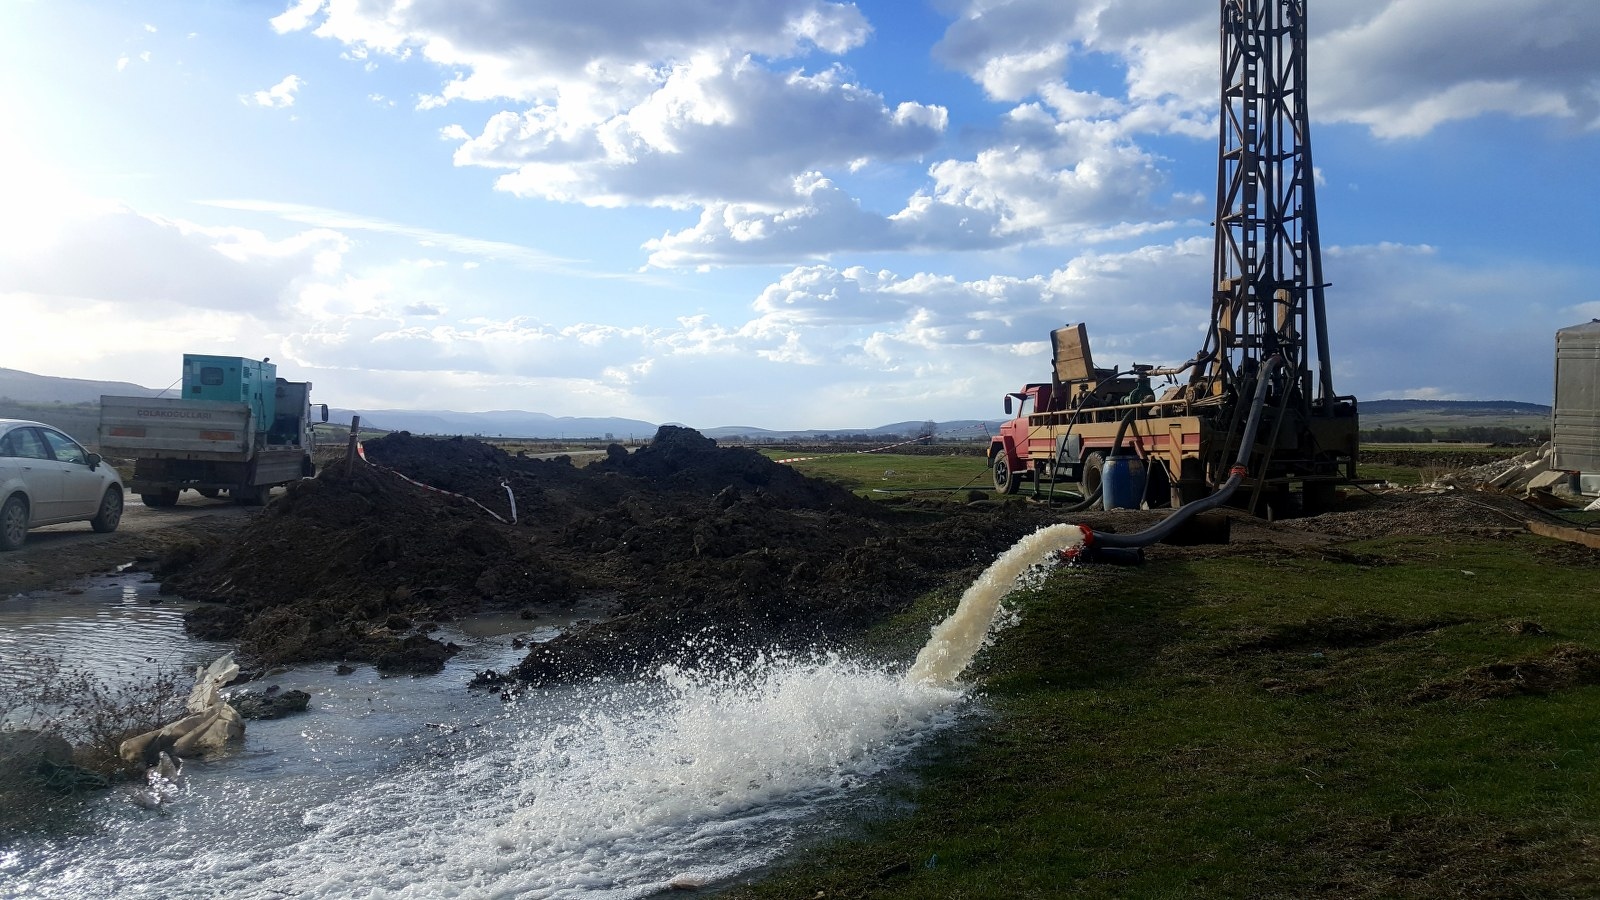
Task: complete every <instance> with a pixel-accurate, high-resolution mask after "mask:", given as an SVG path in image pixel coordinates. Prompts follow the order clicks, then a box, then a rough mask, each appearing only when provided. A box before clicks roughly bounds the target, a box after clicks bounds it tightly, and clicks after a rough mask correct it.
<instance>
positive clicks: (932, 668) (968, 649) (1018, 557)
mask: <svg viewBox="0 0 1600 900" xmlns="http://www.w3.org/2000/svg"><path fill="white" fill-rule="evenodd" d="M1082 544H1083V531H1082V530H1081V529H1079V528H1078V526H1076V525H1047V526H1045V527H1044V528H1041V529H1039V530H1038V531H1035V532H1034V533H1033V534H1030V535H1028V536H1027V537H1025V538H1023V539H1022V540H1020V541H1018V542H1017V543H1016V545H1014V546H1013V547H1012V548H1011V549H1010V550H1007V551H1006V552H1005V553H1002V554H1001V555H1000V558H999V559H996V560H995V561H994V562H993V563H991V564H990V565H989V568H987V569H985V570H984V571H983V574H982V575H979V576H978V579H977V580H976V581H974V582H973V583H972V585H971V586H970V587H968V588H967V590H966V592H965V593H963V594H962V595H961V602H960V603H958V604H957V605H956V611H955V612H954V613H951V614H950V617H949V618H947V619H945V620H944V621H943V622H940V623H939V624H938V625H937V626H935V627H934V629H933V634H932V635H931V636H930V637H929V638H928V643H927V644H925V645H924V646H923V648H922V650H921V652H919V653H918V654H917V659H916V661H915V662H914V663H912V664H911V670H910V671H909V672H907V673H906V680H907V681H909V682H912V683H914V684H930V685H948V684H952V683H954V681H955V680H956V678H957V677H958V676H960V675H961V673H962V672H964V671H966V668H967V666H968V665H970V664H971V663H972V658H973V657H974V656H976V655H977V653H978V650H979V649H981V648H982V647H983V643H984V641H986V640H988V638H989V635H990V631H991V627H992V625H993V623H994V617H995V611H996V610H997V609H998V608H999V606H1000V601H1001V600H1003V599H1005V596H1006V595H1007V594H1009V593H1011V592H1012V591H1013V590H1015V589H1016V586H1017V582H1018V580H1019V579H1021V578H1022V577H1023V576H1024V575H1026V574H1027V572H1028V570H1029V569H1030V568H1032V567H1033V566H1035V565H1037V564H1038V563H1039V562H1040V561H1041V560H1042V559H1044V558H1046V557H1048V556H1050V555H1051V554H1053V553H1056V552H1059V551H1061V550H1065V549H1067V548H1069V547H1077V546H1080V545H1082Z"/></svg>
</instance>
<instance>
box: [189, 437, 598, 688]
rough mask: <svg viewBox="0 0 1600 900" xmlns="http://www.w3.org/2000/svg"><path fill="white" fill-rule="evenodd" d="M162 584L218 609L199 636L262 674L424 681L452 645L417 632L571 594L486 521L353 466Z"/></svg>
mask: <svg viewBox="0 0 1600 900" xmlns="http://www.w3.org/2000/svg"><path fill="white" fill-rule="evenodd" d="M158 574H162V575H166V576H167V577H166V578H165V579H164V582H163V585H162V589H163V590H164V591H171V592H177V593H181V594H183V595H184V596H185V597H188V598H190V599H193V600H203V601H212V602H214V603H217V604H219V605H218V606H203V607H200V608H198V609H196V610H194V611H193V612H191V613H190V614H189V617H188V619H189V624H190V629H191V630H192V631H194V632H196V633H197V634H200V635H202V636H204V637H209V638H213V639H226V640H233V639H237V640H239V641H240V649H241V650H242V651H243V652H245V653H246V654H249V655H251V656H254V657H256V658H258V659H261V660H263V661H268V662H289V661H296V660H307V659H325V658H348V659H359V660H369V661H378V660H384V661H385V662H386V668H390V669H394V670H415V669H418V668H420V669H422V670H424V671H426V670H437V668H438V667H439V666H440V665H442V664H443V659H442V657H441V656H440V655H439V650H440V646H442V645H438V646H436V645H437V642H434V641H431V639H426V638H423V639H422V640H420V641H419V640H412V641H410V642H409V643H407V638H408V637H416V635H415V634H414V633H412V625H413V623H422V624H424V625H425V623H426V622H428V621H431V620H437V619H440V618H450V617H454V616H458V615H462V614H465V613H467V612H471V611H473V610H476V609H478V608H480V606H482V605H483V604H484V603H485V601H490V602H493V603H495V604H498V605H508V606H509V605H521V604H529V603H541V604H549V603H559V602H560V601H562V600H563V599H565V598H567V597H568V596H570V592H571V587H572V586H571V584H570V583H569V580H568V578H567V576H566V575H565V574H564V573H562V572H559V571H557V570H555V569H553V568H552V567H551V566H550V565H549V564H547V563H546V562H545V561H544V560H543V559H541V558H540V556H539V554H538V553H537V552H535V549H534V548H533V547H531V546H529V545H521V546H519V545H517V544H516V543H515V542H513V541H512V540H511V539H510V538H509V537H508V536H507V534H506V533H505V530H504V529H503V528H501V527H499V526H497V525H496V524H495V523H494V522H493V520H492V519H489V518H488V517H487V516H485V515H484V514H483V512H482V511H481V510H478V509H476V508H474V507H472V506H470V505H469V504H466V503H464V502H462V501H460V500H454V499H451V498H449V497H447V496H445V495H442V494H435V493H430V492H427V491H424V490H421V489H419V488H416V487H413V486H411V485H409V484H406V483H405V482H403V481H400V480H399V479H397V478H395V477H394V476H392V475H389V474H386V473H383V472H380V471H377V470H375V469H372V468H370V467H365V466H357V467H356V468H355V469H354V471H353V472H352V473H351V474H349V475H346V474H345V472H344V467H343V466H341V465H334V466H328V467H326V468H325V470H324V471H323V473H322V474H321V475H320V476H318V477H317V478H315V479H311V480H306V481H301V482H298V483H296V484H294V485H292V486H291V487H290V489H289V491H288V492H287V493H286V494H285V495H284V496H283V497H281V498H279V499H278V500H277V501H275V502H274V503H273V504H272V505H271V506H269V507H268V508H267V509H266V510H265V511H264V512H263V513H262V514H261V516H260V517H258V518H257V519H256V520H255V521H253V522H252V523H250V524H249V525H248V526H246V527H244V528H243V529H240V530H239V531H238V532H237V533H235V534H233V535H230V536H229V537H228V538H227V539H226V540H224V541H223V542H222V543H220V544H219V545H217V546H215V547H213V548H211V549H210V550H209V552H205V553H202V554H184V555H180V556H176V557H169V558H168V559H166V560H164V561H163V563H162V565H161V567H160V568H159V569H158ZM401 623H404V624H401ZM391 624H394V625H397V626H399V627H391ZM413 658H415V659H413ZM417 659H420V660H423V662H417V661H415V660H417Z"/></svg>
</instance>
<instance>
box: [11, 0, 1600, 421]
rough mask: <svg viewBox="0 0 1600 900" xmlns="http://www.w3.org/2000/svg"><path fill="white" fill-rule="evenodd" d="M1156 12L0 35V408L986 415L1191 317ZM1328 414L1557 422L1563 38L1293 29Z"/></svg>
mask: <svg viewBox="0 0 1600 900" xmlns="http://www.w3.org/2000/svg"><path fill="white" fill-rule="evenodd" d="M1214 6H1215V4H1214V3H1209V2H1205V3H1197V2H1194V0H1118V2H1115V3H1113V2H1109V0H1095V2H1088V0H1085V2H1063V0H1016V2H999V0H937V2H930V3H915V2H900V3H894V2H863V3H858V4H848V3H836V2H827V0H715V2H711V0H675V2H673V3H670V4H669V3H661V2H645V0H611V2H602V0H596V2H594V3H590V4H574V3H547V2H532V0H484V2H480V3H473V4H462V3H459V2H457V0H410V2H397V0H362V2H355V0H292V2H291V0H272V2H232V3H229V2H216V0H213V2H203V3H202V2H176V0H174V2H123V3H110V2H82V0H37V2H27V0H0V79H3V81H4V83H5V84H6V85H7V88H6V90H5V91H4V92H3V94H0V121H3V123H4V128H3V129H0V332H3V335H4V337H3V341H4V344H3V346H4V347H5V352H4V355H3V358H0V366H5V367H8V368H17V369H24V370H27V371H33V372H40V373H44V374H50V375H65V376H75V377H85V378H106V379H119V380H128V381H136V382H140V383H143V384H147V385H152V386H156V387H161V386H164V385H166V384H167V383H169V382H170V381H172V380H173V379H175V378H176V377H177V374H178V368H179V365H178V363H179V358H180V356H181V354H182V353H184V352H209V353H224V354H237V355H244V356H255V357H260V356H270V357H272V359H273V360H274V361H275V362H277V363H279V364H280V374H284V375H286V376H289V377H299V378H307V379H310V380H311V381H313V382H315V384H316V387H317V393H318V399H320V400H323V401H327V402H330V403H334V404H336V405H339V406H345V407H361V408H380V407H404V408H419V409H447V408H448V409H458V410H490V409H525V410H532V411H538V412H545V413H550V414H554V415H622V416H630V417H635V418H640V419H645V420H649V421H655V422H666V421H678V422H685V423H688V424H691V425H697V426H700V427H711V426H717V425H752V426H761V427H769V428H811V427H820V428H842V427H855V426H872V425H878V424H883V423H886V422H894V421H903V420H913V419H914V420H921V419H939V420H948V419H956V418H977V417H985V418H991V417H995V416H997V415H998V413H999V408H1000V398H1001V396H1002V395H1003V394H1004V392H1006V391H1007V390H1013V389H1016V388H1017V387H1018V386H1020V385H1021V384H1023V383H1025V382H1028V381H1034V380H1039V379H1041V378H1044V377H1046V376H1047V374H1048V361H1047V346H1048V345H1047V338H1048V331H1049V329H1051V328H1052V327H1056V326H1059V325H1061V324H1064V323H1067V322H1076V321H1084V322H1087V323H1088V328H1089V332H1090V334H1091V337H1092V339H1093V342H1094V350H1095V354H1096V358H1097V361H1098V362H1101V363H1102V364H1119V365H1126V364H1128V363H1132V362H1152V363H1162V362H1177V361H1181V360H1183V359H1186V358H1188V357H1189V356H1191V355H1192V354H1193V353H1194V352H1195V351H1196V350H1197V349H1199V347H1200V344H1201V341H1202V337H1203V330H1204V327H1205V317H1206V315H1207V313H1208V309H1209V301H1208V300H1207V297H1208V282H1209V280H1210V228H1209V226H1208V224H1207V223H1208V222H1209V221H1210V218H1211V208H1212V203H1213V201H1212V198H1211V192H1212V190H1213V185H1214V183H1215V177H1216V171H1215V158H1214V157H1215V152H1216V127H1215V107H1216V93H1217V86H1216V80H1217V74H1216V71H1215V69H1216V58H1217V51H1216V16H1217V13H1216V10H1215V9H1214ZM1310 23H1311V32H1312V47H1311V83H1312V100H1311V113H1312V120H1313V136H1314V139H1315V152H1316V161H1317V168H1318V170H1319V173H1320V176H1321V178H1320V182H1319V194H1318V201H1319V204H1320V207H1321V213H1322V222H1321V226H1322V234H1323V242H1324V248H1325V249H1324V256H1325V259H1324V266H1325V270H1326V273H1327V277H1328V278H1329V280H1330V281H1331V282H1332V283H1333V286H1332V288H1331V289H1330V290H1329V292H1328V302H1329V317H1330V331H1331V340H1332V354H1333V361H1334V366H1335V369H1334V371H1335V386H1336V388H1337V389H1338V390H1339V391H1340V392H1341V393H1352V394H1355V395H1356V396H1358V397H1361V398H1365V399H1378V398H1386V397H1434V398H1444V399H1513V400H1528V401H1535V402H1546V403H1547V402H1549V400H1550V395H1551V368H1552V362H1551V360H1552V356H1553V335H1554V331H1555V330H1556V329H1558V328H1561V327H1564V326H1566V325H1571V324H1576V323H1578V322H1583V321H1587V320H1588V319H1589V318H1591V317H1595V316H1600V288H1597V287H1596V286H1595V285H1596V284H1597V283H1600V278H1597V276H1600V262H1597V255H1596V253H1595V251H1594V247H1595V246H1596V245H1597V243H1600V227H1597V224H1596V222H1597V216H1596V211H1595V202H1596V198H1597V197H1600V176H1597V175H1596V169H1597V164H1600V54H1595V53H1594V52H1592V48H1594V47H1596V46H1600V4H1595V3H1590V2H1587V0H1565V2H1561V0H1513V2H1506V0H1499V2H1488V0H1339V2H1332V0H1312V2H1311V4H1310Z"/></svg>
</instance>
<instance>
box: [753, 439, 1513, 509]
mask: <svg viewBox="0 0 1600 900" xmlns="http://www.w3.org/2000/svg"><path fill="white" fill-rule="evenodd" d="M1424 447H1425V448H1426V458H1425V459H1424V460H1423V461H1424V462H1426V463H1427V464H1426V465H1420V466H1419V465H1400V464H1391V463H1384V462H1372V463H1362V464H1361V466H1360V468H1359V470H1358V473H1357V474H1358V475H1359V476H1360V477H1362V478H1381V479H1383V480H1385V481H1389V482H1392V483H1394V484H1399V485H1414V484H1418V483H1420V482H1423V481H1431V480H1433V479H1435V478H1437V477H1439V476H1440V475H1443V474H1445V473H1446V472H1449V471H1453V470H1454V469H1457V468H1466V467H1467V466H1472V465H1477V464H1478V463H1480V462H1482V461H1483V459H1486V458H1489V457H1490V456H1505V455H1507V454H1509V453H1513V452H1515V451H1497V452H1496V453H1494V454H1488V453H1487V452H1486V451H1485V450H1484V449H1483V448H1482V447H1478V446H1467V445H1438V444H1433V445H1403V444H1394V445H1382V446H1375V447H1373V448H1372V449H1373V451H1374V456H1375V457H1376V458H1378V459H1383V458H1385V457H1386V456H1396V457H1397V458H1404V456H1402V454H1406V455H1410V454H1421V453H1423V449H1422V448H1424ZM1441 447H1442V449H1440V448H1441ZM761 452H762V453H763V454H764V455H766V456H767V458H769V459H786V458H789V457H792V456H797V455H798V456H800V457H801V459H800V460H799V461H798V462H793V463H790V464H789V465H792V466H794V468H796V469H797V470H799V471H801V472H803V473H805V474H807V475H810V476H811V477H813V478H820V479H823V480H826V481H831V482H833V483H835V484H838V485H840V486H842V487H845V488H848V489H849V490H852V491H855V492H856V493H858V494H860V495H861V496H863V497H869V498H872V499H877V500H882V499H886V498H889V497H896V496H899V497H904V496H914V497H929V498H949V499H956V500H965V499H967V492H968V491H970V490H981V491H988V490H991V489H992V488H993V482H992V480H991V479H990V476H989V466H988V463H987V461H986V460H985V459H984V458H983V457H981V456H909V455H901V454H892V453H855V452H853V451H846V452H843V453H833V454H821V453H807V454H796V453H794V452H792V451H785V450H762V451H761ZM1452 457H1459V458H1460V461H1459V462H1458V463H1452V462H1451V459H1452ZM1065 487H1066V486H1065V485H1063V488H1065ZM1030 490H1031V488H1030V487H1029V486H1028V485H1024V486H1023V488H1022V492H1023V494H1027V493H1028V492H1029V491H1030Z"/></svg>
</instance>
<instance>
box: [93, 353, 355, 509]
mask: <svg viewBox="0 0 1600 900" xmlns="http://www.w3.org/2000/svg"><path fill="white" fill-rule="evenodd" d="M277 371H278V367H277V366H275V365H273V364H272V363H271V362H269V361H267V360H254V359H246V358H242V357H237V356H207V355H202V354H195V353H185V354H184V355H183V377H182V382H183V393H182V394H181V395H180V396H178V397H113V396H109V395H108V396H103V397H101V398H100V452H101V454H103V455H105V456H120V457H125V458H132V459H133V460H135V462H134V469H133V483H132V484H131V485H130V486H129V489H130V490H132V491H133V492H134V493H136V494H138V495H139V497H140V499H141V500H143V501H144V504H145V505H146V506H153V507H164V506H172V505H174V504H176V503H177V502H178V495H179V494H180V493H182V492H183V491H184V490H194V491H197V492H198V493H200V494H201V496H205V497H217V496H219V495H220V494H222V493H223V492H227V494H228V495H229V496H230V497H232V498H233V499H234V500H235V501H236V502H238V503H241V504H244V505H246V506H260V505H261V504H262V503H265V502H266V499H267V495H268V493H270V492H271V490H272V488H273V487H274V486H276V485H280V484H287V483H288V482H291V481H295V480H298V479H300V478H305V477H309V476H311V475H312V474H314V473H315V471H316V470H315V466H314V465H313V463H312V460H311V452H312V449H313V444H314V441H313V436H312V428H311V426H312V410H313V408H314V407H313V405H312V403H311V383H310V382H309V381H286V380H284V379H282V378H279V377H278V376H277ZM316 408H319V409H320V413H321V421H324V422H326V421H327V420H328V407H327V406H326V405H325V404H317V406H316Z"/></svg>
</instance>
